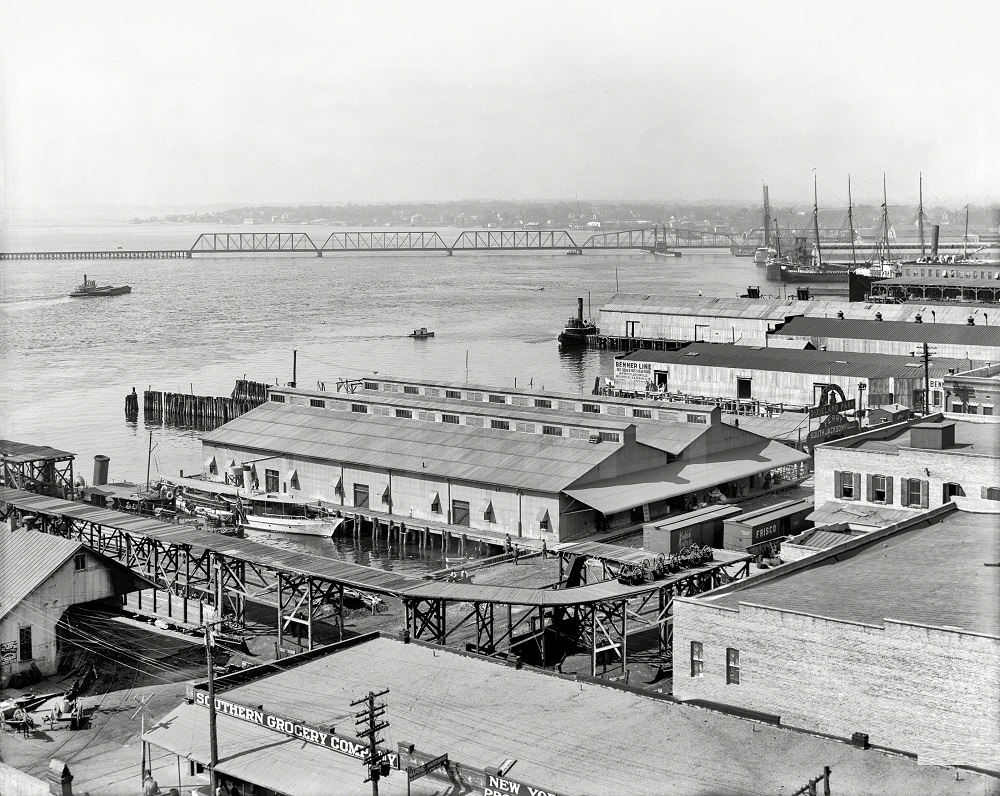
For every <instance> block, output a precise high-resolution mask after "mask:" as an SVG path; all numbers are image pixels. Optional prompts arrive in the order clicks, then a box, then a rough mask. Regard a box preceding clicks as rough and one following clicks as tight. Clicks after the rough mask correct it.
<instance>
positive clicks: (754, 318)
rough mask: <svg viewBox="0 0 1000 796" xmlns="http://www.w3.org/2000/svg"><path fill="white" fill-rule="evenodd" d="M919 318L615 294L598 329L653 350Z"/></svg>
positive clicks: (942, 318)
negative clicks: (823, 321)
mask: <svg viewBox="0 0 1000 796" xmlns="http://www.w3.org/2000/svg"><path fill="white" fill-rule="evenodd" d="M878 284H883V283H878ZM997 284H998V285H1000V283H997ZM933 309H934V318H935V319H936V320H937V322H938V323H947V324H964V323H966V321H967V320H968V315H969V308H968V307H956V306H954V305H952V306H936V307H934V308H933ZM921 313H922V314H923V315H924V316H925V318H926V320H930V318H931V316H930V314H929V311H928V308H927V307H922V306H921V305H919V304H899V305H886V304H873V303H864V302H854V303H852V302H849V301H838V300H833V299H831V300H820V299H806V300H800V299H797V298H780V297H763V298H746V297H738V298H737V297H732V298H722V297H716V296H663V295H647V294H642V293H617V294H615V295H614V296H613V297H612V298H611V300H610V301H609V302H608V303H607V304H605V305H604V306H603V307H601V316H600V330H601V337H604V338H607V339H608V341H609V342H611V341H614V342H615V344H614V346H610V345H609V347H618V348H642V347H654V346H656V345H658V344H659V343H662V342H663V341H668V342H670V343H671V344H676V343H687V342H699V341H700V342H707V343H736V344H738V345H746V346H764V345H767V337H768V335H769V334H770V333H771V332H773V331H774V330H775V329H777V328H778V327H780V326H781V325H782V324H784V323H786V322H787V321H789V320H791V319H792V318H794V317H796V316H807V317H810V318H837V317H844V318H848V319H867V320H875V317H876V314H879V315H881V317H882V318H883V320H885V321H908V322H912V321H915V320H916V317H917V316H918V315H920V314H921Z"/></svg>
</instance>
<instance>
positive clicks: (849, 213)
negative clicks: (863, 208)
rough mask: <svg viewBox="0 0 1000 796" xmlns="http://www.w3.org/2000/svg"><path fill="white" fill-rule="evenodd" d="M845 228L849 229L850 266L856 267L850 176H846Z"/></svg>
mask: <svg viewBox="0 0 1000 796" xmlns="http://www.w3.org/2000/svg"><path fill="white" fill-rule="evenodd" d="M847 226H849V227H850V228H851V264H852V265H857V264H858V259H857V254H856V253H855V251H854V203H853V202H852V201H851V175H850V174H848V175H847Z"/></svg>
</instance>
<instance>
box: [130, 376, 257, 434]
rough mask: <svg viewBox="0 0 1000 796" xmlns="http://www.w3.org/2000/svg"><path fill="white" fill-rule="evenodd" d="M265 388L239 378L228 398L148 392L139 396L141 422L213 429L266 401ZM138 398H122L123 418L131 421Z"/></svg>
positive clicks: (135, 413) (135, 411)
mask: <svg viewBox="0 0 1000 796" xmlns="http://www.w3.org/2000/svg"><path fill="white" fill-rule="evenodd" d="M267 391H268V385H267V384H263V383H261V382H256V381H247V380H245V379H240V380H238V381H237V382H236V386H235V387H234V388H233V392H232V394H231V395H229V396H214V395H190V394H188V393H176V392H160V391H159V390H152V389H148V390H145V391H144V392H143V394H142V413H143V419H144V420H145V422H146V423H147V424H148V423H166V424H167V425H188V426H189V425H196V426H199V427H205V428H215V427H216V426H220V425H222V424H223V423H228V422H229V421H230V420H233V419H235V418H237V417H239V416H240V415H242V414H245V413H247V412H249V411H250V410H251V409H254V408H256V407H258V406H260V405H261V404H262V403H264V402H265V401H266V400H267ZM137 414H138V396H136V394H135V391H134V390H133V392H132V393H131V394H130V395H127V396H125V417H126V419H128V420H135V419H136V418H137Z"/></svg>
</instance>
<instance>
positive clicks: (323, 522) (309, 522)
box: [239, 514, 344, 536]
mask: <svg viewBox="0 0 1000 796" xmlns="http://www.w3.org/2000/svg"><path fill="white" fill-rule="evenodd" d="M343 522H344V519H343V518H342V517H329V518H322V519H313V518H311V517H262V516H259V515H256V514H248V515H246V516H245V517H241V518H240V520H239V526H240V527H241V528H243V529H245V530H250V531H266V532H267V533H294V534H299V535H302V536H333V534H334V532H336V530H337V528H339V527H340V525H341V524H342V523H343Z"/></svg>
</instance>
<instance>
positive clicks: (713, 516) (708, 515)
mask: <svg viewBox="0 0 1000 796" xmlns="http://www.w3.org/2000/svg"><path fill="white" fill-rule="evenodd" d="M742 511H743V509H741V508H740V507H739V506H730V505H728V504H726V503H717V504H715V505H713V506H705V508H703V509H695V510H694V511H687V512H684V513H683V514H678V515H674V516H672V517H667V518H666V519H663V520H656V521H655V522H650V523H647V524H646V526H645V527H651V528H653V529H654V530H656V531H660V532H666V531H676V530H680V529H682V528H688V527H690V526H691V525H698V524H699V523H702V522H707V521H708V520H725V519H728V518H729V517H733V516H735V515H737V514H739V513H741V512H742Z"/></svg>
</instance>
